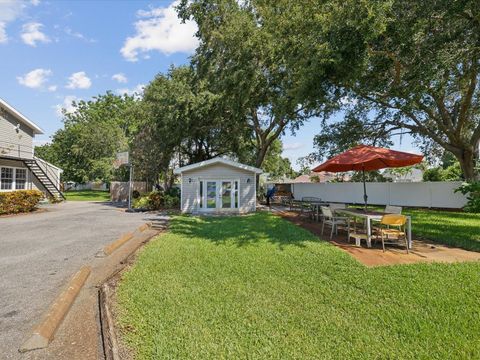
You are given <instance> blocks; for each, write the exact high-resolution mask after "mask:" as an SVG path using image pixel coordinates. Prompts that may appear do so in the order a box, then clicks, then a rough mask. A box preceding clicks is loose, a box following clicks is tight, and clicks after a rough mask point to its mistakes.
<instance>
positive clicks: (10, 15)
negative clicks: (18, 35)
mask: <svg viewBox="0 0 480 360" xmlns="http://www.w3.org/2000/svg"><path fill="white" fill-rule="evenodd" d="M25 6H26V4H25V3H24V2H21V1H16V0H0V44H5V43H7V42H8V35H7V30H6V29H7V24H8V23H10V22H12V21H14V20H15V19H16V18H18V17H19V16H20V15H21V14H22V12H23V10H24V9H25Z"/></svg>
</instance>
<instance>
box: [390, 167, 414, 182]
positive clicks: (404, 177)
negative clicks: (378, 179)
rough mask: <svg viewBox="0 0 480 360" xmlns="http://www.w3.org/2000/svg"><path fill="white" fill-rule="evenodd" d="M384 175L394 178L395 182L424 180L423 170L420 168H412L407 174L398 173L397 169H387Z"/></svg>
mask: <svg viewBox="0 0 480 360" xmlns="http://www.w3.org/2000/svg"><path fill="white" fill-rule="evenodd" d="M382 175H383V176H384V177H386V178H388V179H392V181H393V182H421V181H422V180H423V171H422V170H420V169H416V168H412V169H411V170H410V171H409V172H408V173H406V174H402V175H400V174H396V173H395V171H393V173H392V170H390V169H386V170H385V171H384V172H383V174H382Z"/></svg>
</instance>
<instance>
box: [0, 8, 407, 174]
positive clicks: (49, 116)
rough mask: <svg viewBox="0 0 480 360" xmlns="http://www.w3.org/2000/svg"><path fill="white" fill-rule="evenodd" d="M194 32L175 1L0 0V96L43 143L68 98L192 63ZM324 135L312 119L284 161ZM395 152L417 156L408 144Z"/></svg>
mask: <svg viewBox="0 0 480 360" xmlns="http://www.w3.org/2000/svg"><path fill="white" fill-rule="evenodd" d="M195 29H196V26H195V24H194V23H187V24H181V23H180V21H179V20H178V18H177V17H176V14H175V11H174V10H173V7H172V2H171V1H139V0H135V1H127V0H123V1H42V0H31V1H12V0H0V59H1V66H0V80H1V82H0V97H1V98H3V99H4V100H6V101H7V102H8V103H10V104H11V105H12V106H14V107H15V108H16V109H17V110H19V111H20V112H22V113H24V114H25V115H26V116H27V117H29V118H30V119H31V120H32V121H34V122H35V123H37V124H38V125H39V126H40V127H41V128H42V129H44V131H45V135H40V136H38V137H37V139H36V141H37V143H39V144H41V143H45V142H47V141H48V139H49V137H50V136H51V135H52V134H53V133H54V132H55V130H57V129H58V128H60V127H61V126H62V123H61V116H60V115H59V110H60V109H61V108H62V107H66V108H67V109H68V106H69V103H70V102H71V100H75V99H84V100H88V99H89V98H91V97H92V96H94V95H97V94H101V93H105V92H106V91H107V90H112V91H114V92H117V93H122V92H128V93H132V92H134V91H136V90H138V89H140V88H141V86H142V85H145V84H147V83H148V82H149V81H150V80H151V79H153V77H154V76H155V75H156V74H157V73H159V72H165V71H166V70H167V69H168V67H169V66H170V65H172V64H174V65H180V64H184V63H187V62H188V59H189V56H190V55H191V54H192V53H193V50H194V49H195V46H196V44H197V41H196V39H195V38H194V36H193V34H194V32H195ZM339 116H341V115H339ZM319 130H320V125H319V121H318V120H316V119H312V120H311V121H310V122H308V123H307V124H306V125H305V126H304V127H303V128H302V129H301V130H300V131H298V132H297V134H296V136H292V135H290V134H289V133H288V134H286V135H285V137H284V138H283V142H284V147H285V151H284V155H285V156H288V157H289V158H290V159H291V160H292V163H294V165H295V161H296V159H297V158H298V157H301V156H304V155H307V154H308V153H310V152H311V151H312V150H313V147H312V140H313V136H314V135H315V134H317V133H318V132H319ZM395 148H396V149H398V150H404V151H412V150H413V148H412V145H411V144H410V141H409V139H404V141H403V142H402V144H401V145H400V144H399V143H397V144H396V146H395ZM295 167H297V166H295Z"/></svg>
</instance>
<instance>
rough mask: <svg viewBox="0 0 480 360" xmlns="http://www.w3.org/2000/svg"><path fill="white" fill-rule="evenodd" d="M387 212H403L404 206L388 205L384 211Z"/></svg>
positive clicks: (398, 213)
mask: <svg viewBox="0 0 480 360" xmlns="http://www.w3.org/2000/svg"><path fill="white" fill-rule="evenodd" d="M383 212H384V213H385V214H397V215H400V214H401V213H402V207H401V206H392V205H387V206H385V210H384V211H383Z"/></svg>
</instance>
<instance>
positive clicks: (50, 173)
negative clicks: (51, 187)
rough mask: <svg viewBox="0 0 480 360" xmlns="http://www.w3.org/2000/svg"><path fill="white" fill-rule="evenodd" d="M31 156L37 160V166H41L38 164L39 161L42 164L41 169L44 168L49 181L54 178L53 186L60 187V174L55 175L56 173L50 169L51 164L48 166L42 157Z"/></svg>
mask: <svg viewBox="0 0 480 360" xmlns="http://www.w3.org/2000/svg"><path fill="white" fill-rule="evenodd" d="M33 158H34V160H37V164H38V166H39V167H40V168H41V166H40V164H39V162H40V163H42V164H43V166H44V169H42V170H44V172H45V175H47V177H49V178H50V181H51V180H52V179H53V180H55V182H54V184H55V186H56V187H60V176H57V175H56V174H55V173H54V172H53V171H52V169H51V166H50V165H49V164H48V163H47V162H46V161H45V160H43V159H40V158H38V157H36V156H34V157H33Z"/></svg>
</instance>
